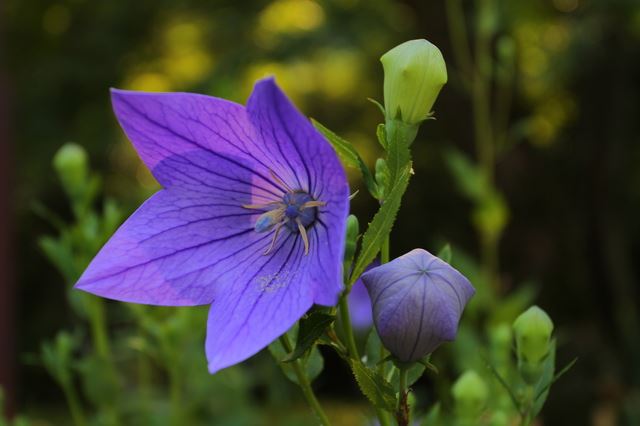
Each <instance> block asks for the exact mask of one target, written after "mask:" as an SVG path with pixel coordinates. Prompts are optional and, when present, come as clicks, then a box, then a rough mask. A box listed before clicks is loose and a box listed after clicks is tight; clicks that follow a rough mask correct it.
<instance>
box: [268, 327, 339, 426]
mask: <svg viewBox="0 0 640 426" xmlns="http://www.w3.org/2000/svg"><path fill="white" fill-rule="evenodd" d="M280 343H281V344H282V347H283V348H284V350H285V351H286V352H287V353H291V352H293V346H292V345H291V342H290V341H289V337H288V336H287V335H286V333H285V334H283V335H282V336H280ZM291 365H292V367H293V371H294V373H295V375H296V378H297V379H298V385H300V389H302V393H303V394H304V397H305V399H306V400H307V403H308V404H309V406H310V407H311V410H313V413H314V414H315V415H316V418H317V419H318V422H319V423H320V424H321V425H323V426H330V425H331V423H330V422H329V418H328V417H327V415H326V414H325V412H324V410H323V409H322V406H321V405H320V402H319V401H318V398H316V395H315V393H314V392H313V389H312V388H311V383H310V382H309V378H308V377H307V374H306V373H305V371H304V368H303V366H302V363H301V362H300V360H299V359H296V360H295V361H293V362H292V363H291Z"/></svg>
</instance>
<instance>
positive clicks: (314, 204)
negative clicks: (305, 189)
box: [300, 201, 327, 210]
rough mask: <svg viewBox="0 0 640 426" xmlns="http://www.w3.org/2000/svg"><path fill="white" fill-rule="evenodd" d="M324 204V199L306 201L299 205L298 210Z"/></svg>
mask: <svg viewBox="0 0 640 426" xmlns="http://www.w3.org/2000/svg"><path fill="white" fill-rule="evenodd" d="M326 205H327V203H325V202H324V201H307V202H306V203H304V204H303V205H301V206H300V210H304V209H308V208H309V207H322V206H326Z"/></svg>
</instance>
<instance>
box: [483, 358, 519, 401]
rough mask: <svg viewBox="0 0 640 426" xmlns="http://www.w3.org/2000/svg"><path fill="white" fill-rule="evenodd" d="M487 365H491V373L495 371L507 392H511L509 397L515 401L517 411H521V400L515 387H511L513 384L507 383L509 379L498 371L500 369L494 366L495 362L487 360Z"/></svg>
mask: <svg viewBox="0 0 640 426" xmlns="http://www.w3.org/2000/svg"><path fill="white" fill-rule="evenodd" d="M487 366H488V367H489V370H490V371H491V373H493V375H494V377H495V378H496V379H497V380H498V382H499V383H500V384H501V385H502V387H503V388H504V389H505V390H506V391H507V393H508V394H509V398H511V402H512V403H513V406H514V408H515V409H516V411H517V412H518V413H520V412H521V408H520V401H519V400H518V398H517V397H516V393H515V392H514V391H513V389H511V386H509V384H508V383H507V381H506V380H505V379H504V377H502V375H501V374H500V373H499V372H498V370H497V369H496V368H495V367H494V366H493V364H491V363H489V362H487Z"/></svg>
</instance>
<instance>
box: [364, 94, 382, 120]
mask: <svg viewBox="0 0 640 426" xmlns="http://www.w3.org/2000/svg"><path fill="white" fill-rule="evenodd" d="M367 100H368V101H369V102H371V103H372V104H374V105H375V106H377V107H378V109H379V110H380V112H381V113H382V116H383V117H384V116H386V112H385V111H384V106H383V105H382V104H381V103H380V102H378V101H376V100H375V99H373V98H367Z"/></svg>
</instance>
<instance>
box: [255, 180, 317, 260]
mask: <svg viewBox="0 0 640 426" xmlns="http://www.w3.org/2000/svg"><path fill="white" fill-rule="evenodd" d="M286 188H287V190H288V192H286V193H285V194H284V195H283V196H282V200H281V201H273V202H270V203H266V204H245V205H244V206H243V207H244V208H247V209H258V210H268V211H267V212H265V213H263V214H261V215H260V216H259V217H258V219H257V220H256V223H255V225H254V228H253V229H254V230H255V231H256V232H260V233H262V232H268V231H271V230H272V229H274V235H273V239H272V240H271V244H270V246H269V248H268V249H267V251H266V252H265V253H264V254H269V253H270V252H271V250H272V249H273V247H274V245H275V242H276V239H277V238H278V234H279V233H280V230H281V228H282V227H283V226H286V227H287V228H288V229H289V231H291V232H292V233H294V234H300V236H301V237H302V240H303V242H304V253H305V254H308V253H309V238H308V236H307V229H308V228H309V227H310V226H312V225H313V223H314V222H315V221H316V219H317V217H318V207H320V206H324V205H325V203H324V202H323V201H316V200H315V199H314V198H313V197H312V196H311V195H309V194H308V193H306V192H304V191H301V190H291V189H290V188H289V187H286Z"/></svg>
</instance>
